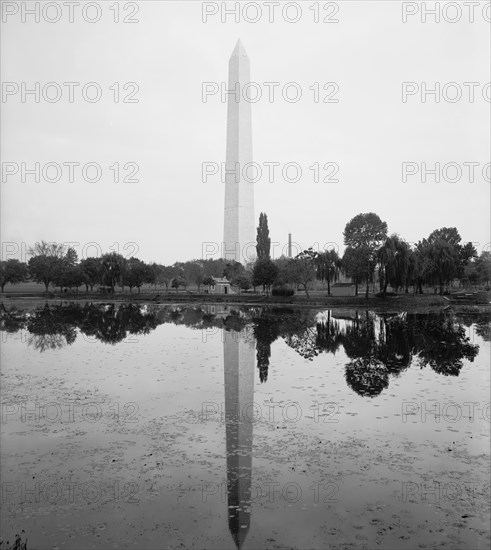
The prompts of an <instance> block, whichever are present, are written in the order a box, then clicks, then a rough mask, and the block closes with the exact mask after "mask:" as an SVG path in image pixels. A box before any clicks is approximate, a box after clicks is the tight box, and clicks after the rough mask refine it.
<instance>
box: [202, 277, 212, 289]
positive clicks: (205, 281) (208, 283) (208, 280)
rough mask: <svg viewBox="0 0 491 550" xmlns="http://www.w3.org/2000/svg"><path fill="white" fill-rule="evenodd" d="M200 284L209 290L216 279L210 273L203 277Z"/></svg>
mask: <svg viewBox="0 0 491 550" xmlns="http://www.w3.org/2000/svg"><path fill="white" fill-rule="evenodd" d="M201 284H202V285H205V286H207V287H208V290H209V289H210V287H211V286H215V284H216V281H215V279H214V278H213V277H212V276H211V275H207V276H205V277H204V278H203V280H202V281H201Z"/></svg>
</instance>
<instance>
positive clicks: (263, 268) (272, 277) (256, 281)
mask: <svg viewBox="0 0 491 550" xmlns="http://www.w3.org/2000/svg"><path fill="white" fill-rule="evenodd" d="M277 276H278V268H277V267H276V265H275V264H274V263H273V262H272V261H271V260H269V259H268V258H258V259H257V260H256V263H255V264H254V269H253V270H252V285H253V286H254V287H256V286H261V285H262V287H263V290H267V291H268V292H269V289H270V287H271V285H272V284H274V282H275V281H276V278H277Z"/></svg>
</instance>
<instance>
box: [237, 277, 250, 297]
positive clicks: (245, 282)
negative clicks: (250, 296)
mask: <svg viewBox="0 0 491 550" xmlns="http://www.w3.org/2000/svg"><path fill="white" fill-rule="evenodd" d="M232 286H234V287H235V288H237V289H239V293H240V291H241V290H249V289H250V288H251V281H250V279H249V277H247V276H246V275H240V276H239V277H236V278H235V279H234V282H233V284H232Z"/></svg>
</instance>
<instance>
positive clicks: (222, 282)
mask: <svg viewBox="0 0 491 550" xmlns="http://www.w3.org/2000/svg"><path fill="white" fill-rule="evenodd" d="M213 280H214V281H215V284H214V285H213V286H210V294H234V292H233V290H232V286H231V284H230V281H229V280H228V279H227V278H225V277H213Z"/></svg>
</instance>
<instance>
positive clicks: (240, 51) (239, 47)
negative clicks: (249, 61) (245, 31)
mask: <svg viewBox="0 0 491 550" xmlns="http://www.w3.org/2000/svg"><path fill="white" fill-rule="evenodd" d="M239 56H242V57H247V58H248V55H247V52H246V51H245V48H244V44H242V42H241V40H240V38H239V39H238V40H237V44H236V45H235V48H234V51H233V52H232V55H231V56H230V57H239Z"/></svg>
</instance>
